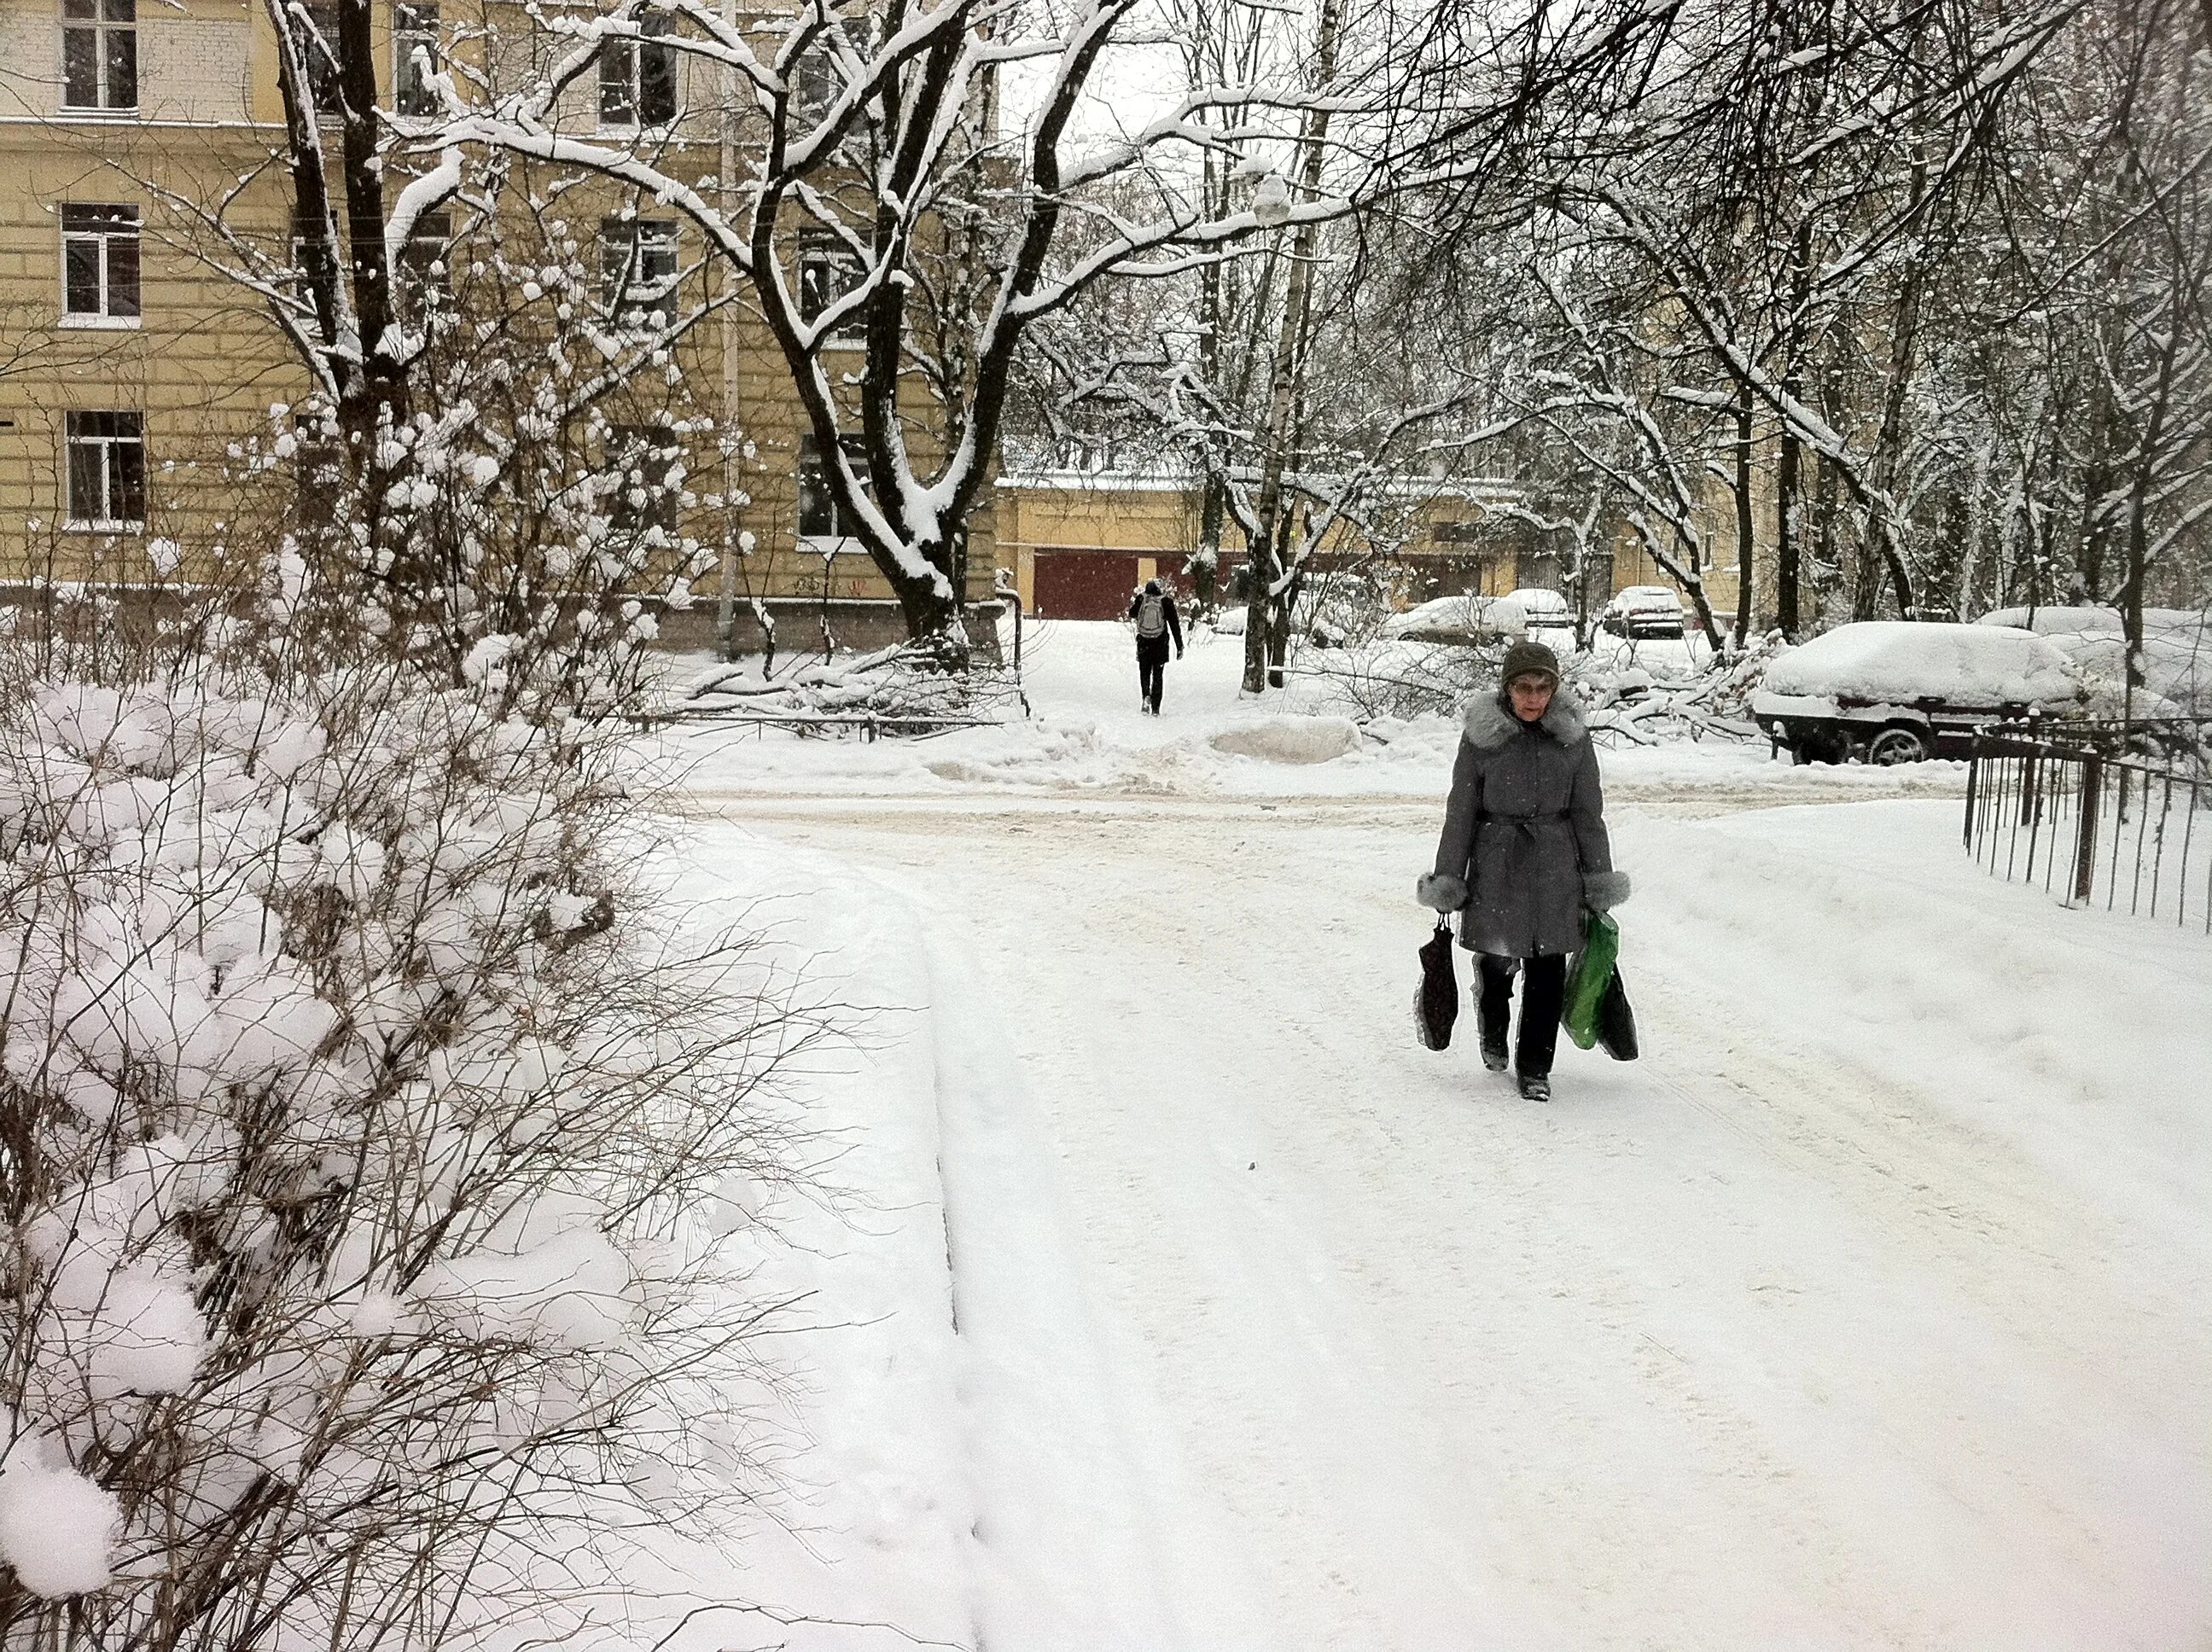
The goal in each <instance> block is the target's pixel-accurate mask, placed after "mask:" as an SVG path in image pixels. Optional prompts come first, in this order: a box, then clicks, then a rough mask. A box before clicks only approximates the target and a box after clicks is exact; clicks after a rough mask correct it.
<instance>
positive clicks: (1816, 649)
mask: <svg viewBox="0 0 2212 1652" xmlns="http://www.w3.org/2000/svg"><path fill="white" fill-rule="evenodd" d="M1764 686H1765V691H1766V692H1767V693H1769V694H1778V695H1796V696H1804V697H1820V698H1826V699H1834V700H1850V701H1861V702H1865V703H1870V704H1897V705H1911V704H1913V703H1914V702H1915V701H1921V700H1934V701H1941V702H1942V703H1944V704H1947V705H1954V706H1960V707H1967V708H1989V709H1995V708H1998V707H2002V706H2021V705H2044V706H2050V707H2054V708H2056V707H2061V706H2072V705H2075V704H2078V703H2079V701H2080V698H2081V679H2080V677H2079V675H2078V673H2077V672H2076V671H2075V670H2074V668H2073V667H2072V666H2071V665H2069V662H2068V660H2067V659H2066V656H2065V655H2064V654H2063V653H2060V652H2059V651H2058V649H2057V648H2056V647H2053V646H2052V645H2051V643H2050V642H2049V641H2045V639H2044V638H2041V637H2038V636H2032V635H2028V634H2027V633H2026V632H2024V631H2014V630H2009V629H2003V628H2002V627H1997V626H1983V625H1936V624H1922V623H1914V622H1911V621H1906V620H1863V621H1860V622H1858V623H1855V624H1850V625H1842V626H1838V627H1837V629H1834V630H1832V631H1830V632H1828V633H1826V635H1821V636H1817V637H1814V639H1813V640H1812V641H1810V642H1808V643H1805V644H1803V645H1802V646H1801V647H1796V648H1793V649H1791V650H1790V652H1789V653H1786V654H1784V655H1783V656H1782V657H1781V658H1780V659H1778V660H1776V661H1775V663H1774V665H1773V666H1772V668H1771V670H1769V671H1768V672H1767V674H1766V680H1765V685H1764Z"/></svg>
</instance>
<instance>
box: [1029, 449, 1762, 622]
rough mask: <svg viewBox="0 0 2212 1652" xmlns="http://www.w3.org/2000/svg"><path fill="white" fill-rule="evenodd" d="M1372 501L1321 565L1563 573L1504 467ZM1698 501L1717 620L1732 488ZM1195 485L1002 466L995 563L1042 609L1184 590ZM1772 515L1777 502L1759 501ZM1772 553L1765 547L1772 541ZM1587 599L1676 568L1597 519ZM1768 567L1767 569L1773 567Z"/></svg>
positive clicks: (1325, 547) (1467, 576)
mask: <svg viewBox="0 0 2212 1652" xmlns="http://www.w3.org/2000/svg"><path fill="white" fill-rule="evenodd" d="M1393 491H1395V493H1396V494H1398V495H1400V497H1399V498H1398V499H1396V500H1395V501H1384V503H1383V507H1381V508H1380V509H1379V510H1378V512H1377V514H1378V515H1379V516H1380V517H1381V518H1383V519H1385V520H1386V521H1387V523H1388V525H1389V527H1390V528H1391V529H1392V530H1393V538H1392V541H1391V543H1389V544H1377V543H1376V542H1375V540H1374V539H1373V538H1371V537H1370V535H1368V534H1366V533H1364V532H1362V531H1359V530H1358V528H1356V527H1354V526H1352V525H1349V524H1340V525H1338V526H1336V527H1335V528H1334V530H1333V531H1330V532H1329V533H1328V534H1327V535H1326V536H1325V537H1324V539H1323V543H1322V544H1321V545H1320V546H1318V547H1316V549H1315V550H1314V551H1313V552H1312V554H1311V556H1310V561H1309V564H1308V565H1309V566H1310V568H1312V569H1313V570H1314V571H1315V572H1316V574H1322V573H1326V572H1328V571H1330V570H1333V569H1338V568H1347V567H1352V566H1358V565H1378V566H1386V567H1387V569H1388V571H1389V574H1391V575H1392V577H1393V581H1394V583H1395V586H1397V588H1398V593H1399V596H1400V597H1401V599H1402V601H1403V602H1404V604H1406V605H1407V606H1411V605H1413V604H1416V603H1419V602H1423V601H1426V600H1427V599H1428V598H1431V597H1437V596H1446V595H1452V594H1455V593H1458V592H1474V593H1476V594H1478V595H1481V596H1504V594H1505V593H1506V592H1510V591H1513V590H1516V589H1517V588H1520V587H1522V586H1547V587H1552V588H1559V587H1560V586H1562V585H1563V583H1564V581H1563V577H1562V559H1561V557H1560V556H1559V537H1558V535H1557V534H1556V533H1547V532H1546V531H1543V530H1541V529H1539V528H1537V527H1534V525H1531V524H1530V523H1529V522H1528V520H1527V519H1525V518H1523V517H1522V516H1519V515H1516V514H1515V513H1514V511H1515V510H1516V507H1522V505H1524V504H1525V503H1526V493H1527V490H1526V489H1524V488H1523V487H1522V485H1521V484H1519V483H1515V482H1513V481H1511V480H1510V479H1507V478H1496V477H1474V478H1449V479H1443V480H1437V479H1431V478H1421V479H1413V480H1408V481H1406V482H1403V483H1399V484H1397V485H1396V486H1395V489H1393ZM1715 494H1716V496H1715V497H1713V498H1710V499H1707V500H1705V501H1701V503H1702V507H1703V508H1702V509H1701V513H1700V518H1699V528H1700V531H1703V532H1704V533H1705V538H1706V544H1707V548H1708V549H1707V556H1708V558H1709V561H1708V565H1707V566H1706V568H1705V570H1704V571H1705V591H1706V597H1707V600H1708V601H1709V602H1710V603H1711V605H1712V609H1713V612H1714V614H1715V615H1716V616H1717V617H1718V618H1719V619H1720V620H1722V621H1723V623H1725V622H1726V621H1727V620H1728V619H1729V616H1732V615H1733V614H1734V613H1735V594H1736V588H1735V566H1734V562H1735V538H1734V533H1735V528H1734V508H1735V507H1734V504H1733V497H1732V495H1729V494H1728V493H1727V491H1726V490H1725V489H1716V490H1715ZM1200 502H1201V501H1200V491H1199V489H1198V488H1197V486H1196V485H1195V484H1194V483H1193V482H1192V481H1191V479H1190V478H1188V477H1180V476H1160V475H1146V474H1142V473H1135V472H1128V471H1021V472H1010V473H1008V474H1006V475H1005V476H1002V477H1000V479H999V503H998V513H997V525H998V530H999V534H998V545H999V550H1000V562H1001V563H1002V564H1003V565H1004V566H1005V567H1006V568H1007V569H1008V570H1009V572H1010V573H1011V574H1012V575H1013V576H1014V581H1015V586H1016V589H1018V591H1019V592H1020V594H1021V598H1022V603H1023V605H1024V608H1026V609H1027V610H1030V612H1032V613H1036V614H1040V615H1042V616H1044V617H1046V618H1065V619H1086V618H1087V619H1104V618H1112V617H1115V616H1118V615H1120V614H1121V613H1122V612H1123V611H1125V610H1127V605H1128V602H1129V593H1130V591H1131V589H1132V587H1133V586H1135V585H1137V584H1139V583H1141V582H1142V581H1144V580H1148V579H1151V578H1153V577H1154V576H1156V575H1157V576H1158V577H1161V578H1164V579H1168V580H1173V581H1175V582H1176V584H1177V585H1178V586H1181V587H1182V588H1183V589H1184V590H1186V591H1188V589H1189V588H1190V585H1191V581H1190V580H1189V578H1188V574H1187V573H1186V571H1185V570H1186V565H1187V563H1188V561H1189V559H1190V557H1191V556H1192V554H1193V553H1194V551H1195V550H1197V548H1198V545H1199V543H1200V521H1199V518H1200ZM1760 510H1761V512H1762V513H1763V519H1766V520H1768V521H1769V522H1770V523H1771V515H1772V507H1771V503H1768V502H1765V501H1761V503H1760ZM1769 554H1771V552H1770V553H1769ZM1592 556H1593V559H1594V564H1593V566H1591V568H1589V593H1590V602H1591V604H1592V605H1593V606H1594V607H1595V606H1598V605H1601V604H1603V603H1604V601H1605V599H1606V598H1607V597H1608V596H1609V595H1610V594H1611V593H1612V592H1614V591H1617V590H1620V589H1622V588H1623V587H1625V586H1632V585H1654V586H1674V580H1671V579H1670V578H1668V575H1667V574H1666V573H1665V572H1664V571H1663V570H1662V568H1660V567H1659V565H1658V563H1657V562H1656V561H1655V560H1654V559H1653V558H1652V556H1651V555H1650V551H1649V550H1648V549H1647V548H1646V547H1645V546H1644V544H1642V542H1641V541H1640V540H1639V539H1638V538H1637V537H1636V536H1635V535H1634V534H1633V533H1632V532H1631V531H1629V530H1628V529H1627V528H1626V526H1625V525H1613V526H1612V527H1610V528H1607V529H1606V530H1604V531H1603V537H1602V539H1601V544H1599V545H1597V546H1594V547H1593V550H1592ZM1242 559H1243V539H1242V538H1241V536H1240V535H1239V534H1238V533H1237V531H1236V529H1235V528H1234V526H1233V525H1231V526H1229V527H1227V528H1226V529H1225V532H1224V535H1223V544H1222V549H1221V563H1222V568H1221V578H1222V582H1223V589H1224V590H1225V591H1226V590H1227V589H1228V585H1229V581H1230V580H1231V577H1232V576H1233V572H1234V567H1235V564H1237V562H1241V560H1242ZM1765 578H1766V580H1767V581H1768V584H1769V585H1770V586H1771V571H1769V572H1768V573H1767V574H1766V575H1765Z"/></svg>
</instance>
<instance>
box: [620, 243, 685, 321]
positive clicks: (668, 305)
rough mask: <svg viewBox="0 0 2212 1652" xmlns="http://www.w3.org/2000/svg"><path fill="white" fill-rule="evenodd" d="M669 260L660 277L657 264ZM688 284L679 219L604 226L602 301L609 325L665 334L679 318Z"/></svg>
mask: <svg viewBox="0 0 2212 1652" xmlns="http://www.w3.org/2000/svg"><path fill="white" fill-rule="evenodd" d="M664 259H665V262H666V264H667V269H666V270H665V273H664V274H663V275H661V276H659V277H658V278H656V277H655V276H653V273H652V270H653V264H656V263H659V262H660V261H662V260H664ZM683 279H684V260H683V243H682V240H681V238H680V236H679V234H678V228H677V223H676V220H675V219H673V218H605V219H602V220H601V221H600V223H599V298H600V302H601V303H603V304H604V305H605V307H606V312H607V324H608V325H610V326H612V327H616V328H619V329H622V330H623V331H635V332H647V331H653V332H657V331H663V330H665V328H667V327H668V326H670V325H672V324H673V323H674V321H675V319H676V300H677V288H678V286H679V285H681V283H682V282H683ZM655 288H658V290H653V289H655ZM647 318H650V319H647Z"/></svg>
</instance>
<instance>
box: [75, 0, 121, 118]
mask: <svg viewBox="0 0 2212 1652" xmlns="http://www.w3.org/2000/svg"><path fill="white" fill-rule="evenodd" d="M137 24H138V0H62V106H63V107H64V109H136V108H137V106H138V27H137Z"/></svg>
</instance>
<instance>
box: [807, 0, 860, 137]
mask: <svg viewBox="0 0 2212 1652" xmlns="http://www.w3.org/2000/svg"><path fill="white" fill-rule="evenodd" d="M842 27H843V28H844V32H845V41H846V44H847V45H848V46H851V47H852V49H853V51H854V52H855V53H856V54H857V55H858V56H859V57H860V58H861V59H862V61H863V62H865V61H866V59H867V58H870V57H871V56H872V55H873V53H874V52H875V49H876V35H877V32H878V31H877V23H876V17H875V14H874V13H872V12H860V13H857V14H854V15H847V16H845V17H844V18H843V19H842ZM845 76H846V70H845V68H844V66H843V65H842V64H840V63H839V62H838V60H837V58H836V55H835V53H834V51H833V48H832V43H831V41H830V39H829V33H828V31H827V30H824V31H823V33H820V34H817V35H816V36H815V37H814V39H811V40H810V41H809V42H807V46H806V50H805V51H804V52H801V53H800V54H799V60H798V62H796V63H795V64H793V65H792V67H791V74H790V78H789V81H788V84H789V86H790V88H791V108H792V112H793V114H795V115H797V116H798V117H799V118H800V119H801V120H805V121H809V122H812V121H817V120H820V119H821V118H822V117H823V116H824V115H826V114H828V113H829V106H830V105H831V104H833V103H835V102H836V100H838V98H839V97H840V96H841V95H842V94H843V93H844V90H845Z"/></svg>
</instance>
